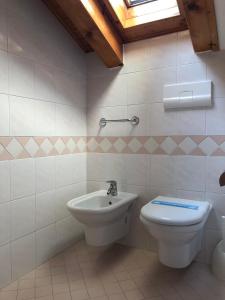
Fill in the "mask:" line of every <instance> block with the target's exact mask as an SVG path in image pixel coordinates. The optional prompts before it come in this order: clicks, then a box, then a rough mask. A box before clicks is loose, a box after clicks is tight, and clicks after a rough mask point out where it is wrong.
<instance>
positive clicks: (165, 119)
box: [148, 103, 179, 135]
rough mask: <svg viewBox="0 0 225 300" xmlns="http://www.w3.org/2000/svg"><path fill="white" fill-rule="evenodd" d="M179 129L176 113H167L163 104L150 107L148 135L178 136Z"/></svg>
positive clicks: (154, 104)
mask: <svg viewBox="0 0 225 300" xmlns="http://www.w3.org/2000/svg"><path fill="white" fill-rule="evenodd" d="M178 128H179V127H178V113H177V112H176V111H165V110H164V107H163V104H162V103H153V104H150V105H149V106H148V135H171V134H176V133H177V131H178Z"/></svg>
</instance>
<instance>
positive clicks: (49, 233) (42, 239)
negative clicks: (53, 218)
mask: <svg viewBox="0 0 225 300" xmlns="http://www.w3.org/2000/svg"><path fill="white" fill-rule="evenodd" d="M56 244H57V242H56V228H55V224H53V225H50V226H48V227H45V228H43V229H41V230H39V231H37V232H36V247H37V250H36V251H37V253H36V263H37V265H40V264H42V263H44V262H45V261H47V260H48V259H49V258H51V257H52V255H54V254H55V253H56Z"/></svg>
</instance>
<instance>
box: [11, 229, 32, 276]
mask: <svg viewBox="0 0 225 300" xmlns="http://www.w3.org/2000/svg"><path fill="white" fill-rule="evenodd" d="M11 248H12V278H13V280H15V279H17V278H19V277H21V276H22V275H24V274H26V273H27V272H29V271H30V270H32V269H33V268H34V267H35V235H34V234H30V235H27V236H25V237H23V238H21V239H18V240H16V241H14V242H13V243H12V244H11Z"/></svg>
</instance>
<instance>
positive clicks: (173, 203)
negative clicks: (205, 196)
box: [141, 196, 211, 227]
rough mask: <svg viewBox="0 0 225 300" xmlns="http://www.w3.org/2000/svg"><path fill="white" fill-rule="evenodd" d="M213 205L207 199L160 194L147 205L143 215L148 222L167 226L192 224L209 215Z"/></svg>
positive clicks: (142, 211)
mask: <svg viewBox="0 0 225 300" xmlns="http://www.w3.org/2000/svg"><path fill="white" fill-rule="evenodd" d="M210 209H211V206H210V204H209V203H208V202H205V201H194V200H186V199H177V198H171V197H163V196H159V197H157V198H155V199H153V200H152V201H151V202H149V203H148V204H147V205H145V206H144V207H143V208H142V210H141V216H142V218H143V219H145V220H146V221H148V222H151V223H157V224H161V225H166V226H173V227H176V226H177V227H179V226H191V225H195V224H199V223H201V222H202V220H204V219H205V217H206V216H208V213H209V211H210Z"/></svg>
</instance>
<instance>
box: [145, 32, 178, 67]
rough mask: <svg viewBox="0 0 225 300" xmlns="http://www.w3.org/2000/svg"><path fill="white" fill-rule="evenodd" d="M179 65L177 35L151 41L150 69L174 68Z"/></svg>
mask: <svg viewBox="0 0 225 300" xmlns="http://www.w3.org/2000/svg"><path fill="white" fill-rule="evenodd" d="M176 64H177V33H174V34H168V35H166V36H162V37H157V38H154V39H151V40H150V57H149V61H148V65H149V67H150V68H153V69H154V68H165V67H171V66H172V67H173V66H176Z"/></svg>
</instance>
